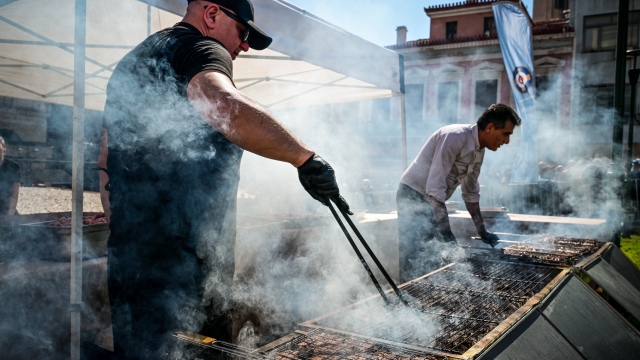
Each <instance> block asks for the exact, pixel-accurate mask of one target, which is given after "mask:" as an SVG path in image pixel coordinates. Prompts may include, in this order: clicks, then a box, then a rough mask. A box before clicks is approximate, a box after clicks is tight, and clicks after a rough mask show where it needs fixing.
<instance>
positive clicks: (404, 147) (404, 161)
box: [400, 94, 407, 172]
mask: <svg viewBox="0 0 640 360" xmlns="http://www.w3.org/2000/svg"><path fill="white" fill-rule="evenodd" d="M400 116H401V117H402V119H401V121H402V172H404V171H405V170H407V120H406V116H405V111H404V94H400Z"/></svg>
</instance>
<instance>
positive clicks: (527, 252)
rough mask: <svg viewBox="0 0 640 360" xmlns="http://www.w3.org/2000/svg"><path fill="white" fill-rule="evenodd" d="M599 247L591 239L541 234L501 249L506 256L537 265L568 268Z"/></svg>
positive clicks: (598, 244)
mask: <svg viewBox="0 0 640 360" xmlns="http://www.w3.org/2000/svg"><path fill="white" fill-rule="evenodd" d="M599 247H600V243H598V242H597V241H595V240H593V239H579V238H571V237H564V236H555V235H549V234H543V235H539V236H535V237H532V238H529V239H526V240H524V241H522V242H520V243H519V244H515V245H510V246H507V247H505V248H504V249H503V253H504V254H505V255H507V256H513V257H517V258H521V259H523V260H525V261H530V262H533V263H538V264H546V265H557V266H568V265H573V264H575V263H576V262H577V261H578V260H579V259H580V258H581V257H583V256H585V255H589V254H592V253H593V252H594V251H596V250H597V249H598V248H599Z"/></svg>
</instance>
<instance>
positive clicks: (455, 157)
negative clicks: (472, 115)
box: [400, 124, 484, 203]
mask: <svg viewBox="0 0 640 360" xmlns="http://www.w3.org/2000/svg"><path fill="white" fill-rule="evenodd" d="M483 159H484V149H480V141H479V140H478V125H475V124H474V125H461V124H454V125H448V126H445V127H442V128H440V129H439V130H438V131H436V132H435V133H434V134H433V135H431V137H430V138H429V140H427V142H426V144H424V146H423V147H422V149H421V150H420V153H419V154H418V156H417V157H416V159H415V160H414V161H413V162H412V163H411V165H409V168H408V169H407V170H406V171H405V172H404V174H403V175H402V178H401V179H400V182H401V183H403V184H406V185H408V186H409V187H411V188H412V189H414V190H416V191H418V192H419V193H421V194H422V196H424V197H425V199H426V198H427V197H433V198H435V199H437V200H439V201H441V202H443V203H444V202H445V201H446V200H447V199H449V198H450V197H451V195H452V194H453V192H454V191H455V190H456V188H457V187H458V186H459V185H460V184H462V199H463V200H464V201H465V202H479V201H480V184H479V183H478V176H480V167H481V166H482V161H483Z"/></svg>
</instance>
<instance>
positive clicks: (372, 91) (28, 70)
mask: <svg viewBox="0 0 640 360" xmlns="http://www.w3.org/2000/svg"><path fill="white" fill-rule="evenodd" d="M186 3H187V0H140V1H137V0H56V1H50V0H0V96H5V97H11V98H20V99H29V100H36V101H44V102H50V103H56V104H63V105H69V106H73V107H74V147H73V162H74V165H73V212H72V214H73V215H72V216H73V219H74V220H73V230H72V233H73V240H72V251H73V252H74V253H75V256H74V257H73V258H72V263H73V264H72V269H73V270H72V275H71V280H72V286H71V304H72V306H71V311H72V315H71V316H72V330H71V334H72V335H71V341H72V355H71V357H72V359H73V358H75V359H79V336H80V334H79V331H80V312H79V311H80V309H81V306H82V303H81V302H82V292H81V291H82V289H81V279H82V272H81V269H82V268H81V259H82V254H81V249H82V244H81V239H82V189H83V181H84V180H83V177H82V173H83V171H82V169H83V163H84V155H83V153H84V150H83V146H84V144H83V141H82V134H84V109H85V108H87V109H94V110H102V109H103V107H104V102H105V98H106V95H105V91H106V86H107V83H108V80H109V77H110V75H111V73H112V71H113V69H114V68H115V66H116V65H117V63H118V61H119V60H120V59H121V58H122V57H123V56H124V55H125V54H126V53H127V52H128V51H130V50H131V49H132V48H133V47H134V46H135V45H137V44H138V43H140V42H141V41H142V40H143V39H144V38H145V37H146V36H148V35H149V34H150V33H153V32H155V31H158V30H160V29H162V28H166V27H169V26H171V25H173V24H175V23H176V22H178V21H179V20H180V19H181V17H182V15H184V13H185V11H186ZM253 4H254V7H255V13H256V20H255V22H256V23H257V24H258V26H260V27H261V28H262V29H264V30H265V31H266V32H267V33H268V34H269V35H271V36H272V37H273V39H274V41H273V43H272V45H271V46H270V47H269V49H267V50H263V51H254V50H251V51H249V52H247V53H245V54H242V55H241V56H240V57H238V59H237V60H236V61H234V82H235V84H236V86H237V87H238V88H239V89H241V90H242V91H244V92H245V93H247V94H248V95H249V96H251V97H253V98H254V99H256V100H257V101H258V102H260V103H261V104H263V105H264V106H265V107H267V108H270V109H278V108H287V107H300V106H310V105H317V104H326V103H336V102H348V101H358V100H365V99H378V98H388V97H392V96H401V98H402V101H401V104H402V105H401V117H402V124H403V126H402V129H403V134H402V138H403V164H405V166H406V145H405V144H406V141H405V131H404V129H405V126H404V96H403V95H402V94H403V93H404V79H403V58H402V55H399V54H398V53H395V52H393V51H391V50H389V49H386V48H383V47H380V46H377V45H375V44H372V43H370V42H368V41H366V40H364V39H362V38H359V37H357V36H355V35H353V34H350V33H348V32H346V31H344V30H342V29H340V28H338V27H336V26H334V25H332V24H329V23H327V22H326V21H324V20H322V19H320V18H318V17H315V16H313V15H312V14H309V13H307V12H306V11H304V10H302V9H300V8H298V7H296V6H294V5H292V4H289V3H287V2H285V1H281V0H253ZM74 19H77V20H78V21H74ZM327 44H328V45H327Z"/></svg>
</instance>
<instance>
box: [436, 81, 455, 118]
mask: <svg viewBox="0 0 640 360" xmlns="http://www.w3.org/2000/svg"><path fill="white" fill-rule="evenodd" d="M458 108H459V103H458V82H457V81H447V82H441V83H438V117H439V118H440V121H443V122H445V123H449V124H454V123H456V122H458Z"/></svg>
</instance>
